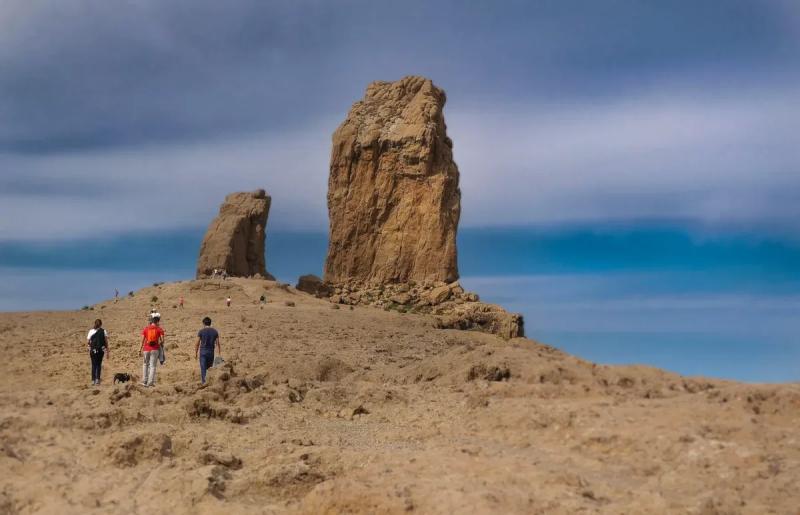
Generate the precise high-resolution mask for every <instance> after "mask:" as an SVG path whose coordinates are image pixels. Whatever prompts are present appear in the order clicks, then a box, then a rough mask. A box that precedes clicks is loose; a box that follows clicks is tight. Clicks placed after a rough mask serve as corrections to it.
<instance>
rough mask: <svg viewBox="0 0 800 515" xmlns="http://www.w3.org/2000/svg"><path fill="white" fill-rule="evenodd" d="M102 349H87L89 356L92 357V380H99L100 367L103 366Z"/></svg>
mask: <svg viewBox="0 0 800 515" xmlns="http://www.w3.org/2000/svg"><path fill="white" fill-rule="evenodd" d="M104 355H105V353H104V352H103V351H98V352H94V351H91V350H90V351H89V357H90V358H92V381H95V380H96V381H99V380H100V368H101V367H102V366H103V356H104Z"/></svg>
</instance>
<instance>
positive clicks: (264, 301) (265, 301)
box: [259, 295, 267, 304]
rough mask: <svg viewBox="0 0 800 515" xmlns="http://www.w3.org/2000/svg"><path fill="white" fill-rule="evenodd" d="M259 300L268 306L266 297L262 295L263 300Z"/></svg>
mask: <svg viewBox="0 0 800 515" xmlns="http://www.w3.org/2000/svg"><path fill="white" fill-rule="evenodd" d="M259 300H260V301H261V303H262V304H266V303H267V297H266V295H261V298H260V299H259Z"/></svg>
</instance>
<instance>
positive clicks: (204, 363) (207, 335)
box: [194, 317, 222, 384]
mask: <svg viewBox="0 0 800 515" xmlns="http://www.w3.org/2000/svg"><path fill="white" fill-rule="evenodd" d="M215 345H216V346H217V351H218V352H219V354H220V355H221V354H222V346H221V345H220V343H219V332H218V331H217V330H216V329H214V328H213V327H211V319H210V318H209V317H205V318H204V319H203V328H202V329H200V331H199V332H198V333H197V344H195V346H194V359H199V360H200V384H206V371H207V370H208V369H209V368H211V367H212V366H214V346H215Z"/></svg>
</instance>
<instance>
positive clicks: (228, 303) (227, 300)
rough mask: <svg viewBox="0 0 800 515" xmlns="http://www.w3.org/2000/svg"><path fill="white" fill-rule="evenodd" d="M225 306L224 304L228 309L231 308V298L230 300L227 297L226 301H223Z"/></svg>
mask: <svg viewBox="0 0 800 515" xmlns="http://www.w3.org/2000/svg"><path fill="white" fill-rule="evenodd" d="M225 304H226V305H227V306H228V307H231V298H230V297H228V298H227V299H225Z"/></svg>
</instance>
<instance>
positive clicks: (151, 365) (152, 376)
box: [139, 313, 164, 386]
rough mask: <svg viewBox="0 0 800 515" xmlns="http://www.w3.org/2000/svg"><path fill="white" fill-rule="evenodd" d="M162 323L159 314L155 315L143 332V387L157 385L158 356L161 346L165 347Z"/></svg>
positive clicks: (141, 349) (140, 350) (141, 350)
mask: <svg viewBox="0 0 800 515" xmlns="http://www.w3.org/2000/svg"><path fill="white" fill-rule="evenodd" d="M160 321H161V317H160V316H158V313H154V314H153V318H152V321H151V322H150V324H149V325H148V326H147V327H145V328H144V329H143V330H142V346H141V348H140V349H139V352H141V353H142V356H143V358H144V362H143V364H142V386H155V385H156V367H157V366H158V365H157V364H158V354H159V350H160V349H161V346H162V345H164V329H162V328H161V326H159V325H158V324H159V322H160Z"/></svg>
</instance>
